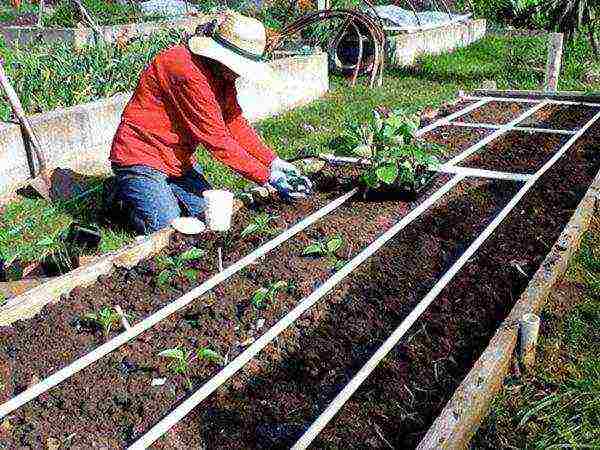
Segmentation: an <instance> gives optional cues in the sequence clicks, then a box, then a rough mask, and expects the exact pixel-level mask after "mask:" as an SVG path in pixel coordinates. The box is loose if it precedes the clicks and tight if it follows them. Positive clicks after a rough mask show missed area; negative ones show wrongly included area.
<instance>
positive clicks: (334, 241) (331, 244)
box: [326, 236, 344, 253]
mask: <svg viewBox="0 0 600 450" xmlns="http://www.w3.org/2000/svg"><path fill="white" fill-rule="evenodd" d="M326 245H327V252H328V253H335V252H337V251H338V250H339V249H340V248H342V245H344V240H343V239H342V238H341V237H340V236H336V237H333V238H331V239H329V240H328V241H327V244H326Z"/></svg>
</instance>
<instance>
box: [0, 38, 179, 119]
mask: <svg viewBox="0 0 600 450" xmlns="http://www.w3.org/2000/svg"><path fill="white" fill-rule="evenodd" d="M181 37H182V33H181V32H180V31H176V30H171V31H168V32H165V33H158V34H155V35H154V36H152V37H151V38H148V39H144V40H137V41H134V42H133V43H132V44H130V45H128V46H124V47H121V46H110V45H104V44H102V45H98V46H88V47H85V48H84V49H82V50H73V48H72V47H71V46H69V45H67V44H64V43H52V44H45V45H38V46H36V47H31V48H29V47H27V48H18V49H16V50H12V49H11V50H4V49H1V48H0V57H2V58H3V59H4V62H5V68H6V70H7V73H8V76H9V77H10V79H11V81H12V83H13V86H14V88H15V90H16V91H17V92H18V93H19V96H20V99H21V101H22V103H23V106H24V108H25V110H26V112H27V113H28V114H33V113H38V112H45V111H50V110H52V109H56V108H60V107H67V106H73V105H76V104H79V103H85V102H89V101H93V100H97V99H100V98H105V97H110V96H113V95H115V94H119V93H123V92H128V91H131V90H133V89H134V88H135V86H136V85H137V83H138V81H139V76H140V73H141V72H142V70H143V69H144V68H145V67H146V65H147V64H148V62H150V61H151V60H152V59H153V58H154V56H155V55H156V54H157V53H158V52H160V51H161V50H163V49H165V48H167V47H170V46H172V45H174V44H177V43H179V42H180V41H181ZM10 117H11V110H10V106H9V105H8V103H7V102H6V101H4V99H1V98H0V120H3V121H8V120H9V119H10Z"/></svg>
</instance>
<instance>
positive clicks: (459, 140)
mask: <svg viewBox="0 0 600 450" xmlns="http://www.w3.org/2000/svg"><path fill="white" fill-rule="evenodd" d="M493 132H494V130H486V129H482V128H463V127H455V126H451V125H448V126H443V127H438V128H436V129H435V130H432V131H430V132H429V133H427V134H424V135H423V139H424V140H426V141H427V142H432V143H434V144H438V145H440V146H441V147H442V151H443V154H442V155H440V156H439V159H440V162H445V161H449V160H450V159H452V158H453V157H455V156H456V155H458V154H459V153H461V152H463V151H465V150H466V149H468V148H469V147H471V146H473V145H475V144H476V143H477V142H479V141H481V140H482V139H483V138H485V137H486V136H488V135H490V134H492V133H493Z"/></svg>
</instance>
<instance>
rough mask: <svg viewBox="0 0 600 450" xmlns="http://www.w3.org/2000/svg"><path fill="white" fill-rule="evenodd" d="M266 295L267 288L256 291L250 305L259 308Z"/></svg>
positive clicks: (267, 292)
mask: <svg viewBox="0 0 600 450" xmlns="http://www.w3.org/2000/svg"><path fill="white" fill-rule="evenodd" d="M268 294H269V290H268V289H267V288H264V287H262V288H259V289H257V290H256V291H255V292H254V295H252V300H251V301H252V304H253V305H254V306H256V307H257V308H261V307H262V305H263V303H264V301H265V300H266V298H267V295H268Z"/></svg>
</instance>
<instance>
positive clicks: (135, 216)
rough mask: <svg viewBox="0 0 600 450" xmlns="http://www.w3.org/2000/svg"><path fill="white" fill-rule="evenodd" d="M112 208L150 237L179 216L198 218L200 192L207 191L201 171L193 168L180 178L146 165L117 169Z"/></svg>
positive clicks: (200, 202) (199, 168) (202, 199)
mask: <svg viewBox="0 0 600 450" xmlns="http://www.w3.org/2000/svg"><path fill="white" fill-rule="evenodd" d="M112 169H113V172H114V174H115V185H114V192H113V193H112V194H113V195H112V197H113V201H114V202H115V207H117V208H122V213H123V214H124V215H125V217H123V218H126V219H128V222H129V224H130V225H131V226H132V227H133V228H134V229H135V231H136V232H137V233H140V234H149V233H153V232H155V231H158V230H160V229H162V228H164V227H166V226H168V225H169V224H170V223H171V221H172V220H173V219H174V218H176V217H180V216H199V215H200V214H202V212H203V211H204V208H205V200H204V198H203V197H202V192H204V191H205V190H207V189H210V188H211V187H210V184H209V183H208V181H206V178H204V175H203V173H202V168H201V167H200V166H199V165H194V166H193V167H192V168H190V169H189V170H187V171H186V172H185V173H184V174H183V176H181V177H169V176H168V175H166V174H164V173H162V172H160V171H159V170H156V169H153V168H151V167H148V166H143V165H136V166H127V167H122V166H117V165H116V164H113V166H112Z"/></svg>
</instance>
